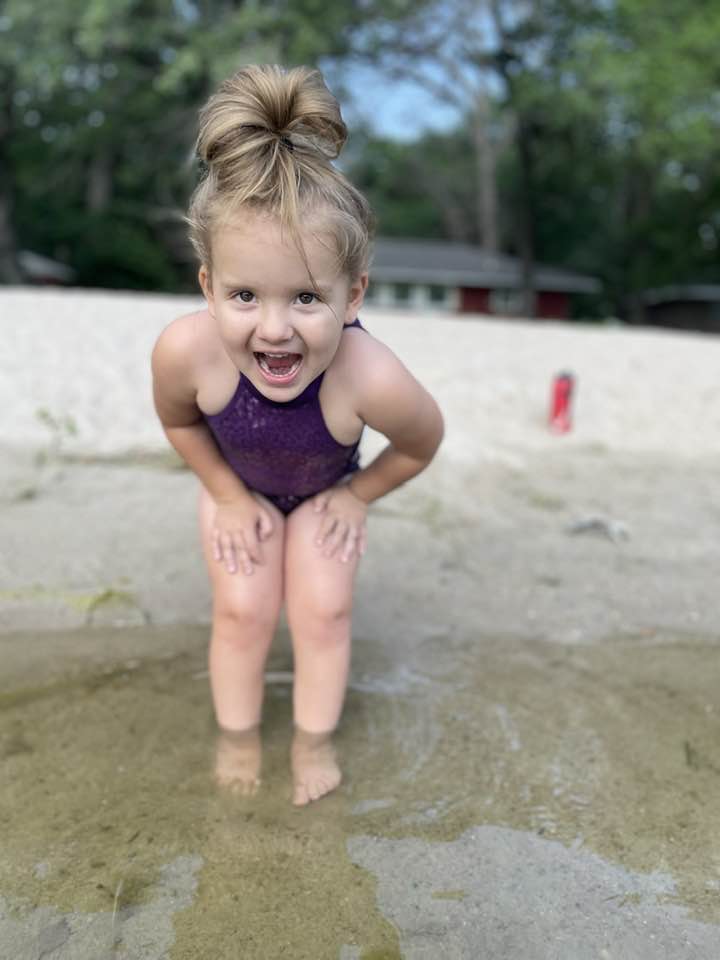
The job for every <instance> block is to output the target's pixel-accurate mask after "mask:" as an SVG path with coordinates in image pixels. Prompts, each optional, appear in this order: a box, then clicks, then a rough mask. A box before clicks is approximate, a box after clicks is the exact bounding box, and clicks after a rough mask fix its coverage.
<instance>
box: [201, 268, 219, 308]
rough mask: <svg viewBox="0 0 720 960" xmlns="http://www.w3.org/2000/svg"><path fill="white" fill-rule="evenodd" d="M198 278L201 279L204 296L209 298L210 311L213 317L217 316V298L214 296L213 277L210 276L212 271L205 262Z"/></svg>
mask: <svg viewBox="0 0 720 960" xmlns="http://www.w3.org/2000/svg"><path fill="white" fill-rule="evenodd" d="M198 280H199V281H200V287H201V288H202V292H203V296H204V297H205V299H206V300H207V305H208V311H209V313H210V316H211V317H214V316H215V298H214V297H213V290H212V279H211V277H210V271H209V270H208V268H207V266H206V265H205V264H204V263H203V264H202V265H201V267H200V269H199V270H198Z"/></svg>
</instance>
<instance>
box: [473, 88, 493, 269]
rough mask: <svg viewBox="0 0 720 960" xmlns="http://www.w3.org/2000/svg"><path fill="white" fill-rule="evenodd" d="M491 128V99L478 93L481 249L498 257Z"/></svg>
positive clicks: (476, 122)
mask: <svg viewBox="0 0 720 960" xmlns="http://www.w3.org/2000/svg"><path fill="white" fill-rule="evenodd" d="M489 126H490V102H489V98H488V96H487V94H486V93H485V91H484V90H479V91H478V94H477V104H476V108H475V110H474V111H473V128H472V134H473V142H474V144H475V170H476V173H477V199H478V207H477V218H478V224H477V225H478V234H479V236H480V243H481V245H482V246H483V247H484V249H485V250H487V251H488V252H489V253H497V252H498V250H499V249H500V237H499V233H500V231H499V229H498V198H497V177H496V171H495V148H494V146H493V143H492V141H491V139H490V137H489V135H488V133H489Z"/></svg>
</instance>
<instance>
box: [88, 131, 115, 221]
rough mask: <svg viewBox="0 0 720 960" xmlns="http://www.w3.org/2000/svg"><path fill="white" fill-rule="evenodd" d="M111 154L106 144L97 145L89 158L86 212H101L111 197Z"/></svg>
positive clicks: (105, 208) (108, 203) (106, 206)
mask: <svg viewBox="0 0 720 960" xmlns="http://www.w3.org/2000/svg"><path fill="white" fill-rule="evenodd" d="M112 175H113V155H112V152H111V150H110V147H109V146H108V145H107V144H102V145H101V146H100V147H98V150H97V152H96V153H95V154H94V155H93V157H92V158H91V160H90V167H89V169H88V179H87V188H86V191H85V206H86V208H87V211H88V213H103V212H104V211H105V210H107V208H108V206H109V205H110V200H111V199H112V187H113V180H112Z"/></svg>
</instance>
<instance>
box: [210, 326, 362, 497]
mask: <svg viewBox="0 0 720 960" xmlns="http://www.w3.org/2000/svg"><path fill="white" fill-rule="evenodd" d="M352 326H359V323H358V322H357V321H355V323H354V324H352ZM322 380H323V374H320V376H319V377H317V378H316V379H315V380H313V381H312V383H310V384H309V385H308V386H307V387H306V388H305V390H303V392H302V393H301V394H300V395H299V396H297V397H295V398H294V399H293V400H288V401H286V402H284V403H282V402H278V401H275V400H269V399H268V398H267V397H265V396H263V394H262V393H260V391H259V390H258V389H257V388H256V387H255V386H254V385H253V384H252V383H251V382H250V380H248V379H247V378H246V377H243V376H242V375H241V377H240V382H239V383H238V386H237V389H236V391H235V394H234V396H233V398H232V400H231V401H230V403H228V405H227V406H226V407H225V409H224V410H221V411H220V413H216V414H211V415H205V421H206V422H207V425H208V426H209V428H210V430H211V431H212V434H213V436H214V437H215V440H216V442H217V444H218V446H219V447H220V450H221V451H222V453H223V455H224V457H225V459H226V460H227V462H228V463H229V464H230V466H231V467H232V468H233V470H234V471H235V473H237V475H238V476H239V477H240V479H241V480H242V481H243V482H244V483H245V484H246V485H247V486H248V487H250V489H251V490H257V491H258V492H259V493H262V494H264V495H265V496H266V497H268V499H270V500H271V501H272V502H273V503H275V505H276V506H277V507H279V508H280V510H282V511H283V513H286V514H287V513H289V512H290V511H291V510H292V509H294V507H296V506H298V504H300V503H302V502H303V500H307V498H308V497H312V496H314V494H316V493H319V492H320V491H321V490H325V489H326V488H327V487H330V486H332V485H333V484H335V483H337V482H338V481H339V480H341V479H342V478H343V477H344V476H346V475H347V474H348V473H352V472H354V471H355V470H357V469H358V468H359V453H358V445H359V441H358V443H354V444H352V445H350V446H344V445H343V444H340V443H338V442H337V440H335V438H334V437H333V436H332V435H331V434H330V432H329V430H328V428H327V426H326V425H325V420H324V419H323V415H322V410H321V409H320V399H319V394H320V387H321V385H322Z"/></svg>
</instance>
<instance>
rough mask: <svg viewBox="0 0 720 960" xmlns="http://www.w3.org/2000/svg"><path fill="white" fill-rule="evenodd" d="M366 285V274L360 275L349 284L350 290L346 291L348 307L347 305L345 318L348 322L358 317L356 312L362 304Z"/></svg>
mask: <svg viewBox="0 0 720 960" xmlns="http://www.w3.org/2000/svg"><path fill="white" fill-rule="evenodd" d="M367 285H368V275H367V273H361V274H360V276H359V277H356V278H355V279H354V280H353V281H352V283H351V284H350V290H349V291H348V305H347V318H348V321H353V320H354V319H355V317H357V315H358V311H359V310H360V307H361V306H362V304H363V300H364V299H365V291H366V290H367Z"/></svg>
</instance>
